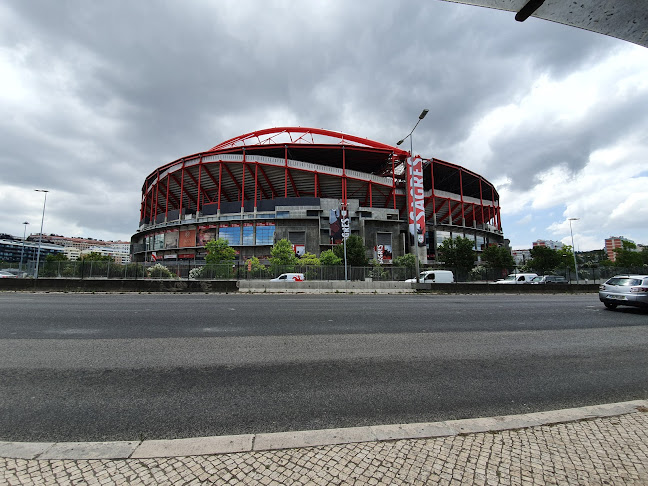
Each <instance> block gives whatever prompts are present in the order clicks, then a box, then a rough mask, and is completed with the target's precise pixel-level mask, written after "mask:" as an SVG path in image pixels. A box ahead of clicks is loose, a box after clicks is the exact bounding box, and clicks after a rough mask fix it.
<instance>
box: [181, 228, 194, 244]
mask: <svg viewBox="0 0 648 486" xmlns="http://www.w3.org/2000/svg"><path fill="white" fill-rule="evenodd" d="M193 246H196V230H195V229H193V230H182V231H181V232H180V238H179V242H178V248H190V247H193Z"/></svg>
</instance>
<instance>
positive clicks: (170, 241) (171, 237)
mask: <svg viewBox="0 0 648 486" xmlns="http://www.w3.org/2000/svg"><path fill="white" fill-rule="evenodd" d="M164 248H178V231H177V230H170V231H167V232H166V233H165V234H164Z"/></svg>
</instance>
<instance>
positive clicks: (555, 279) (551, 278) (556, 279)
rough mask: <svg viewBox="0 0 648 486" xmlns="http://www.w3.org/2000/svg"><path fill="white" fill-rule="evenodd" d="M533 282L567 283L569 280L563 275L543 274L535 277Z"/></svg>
mask: <svg viewBox="0 0 648 486" xmlns="http://www.w3.org/2000/svg"><path fill="white" fill-rule="evenodd" d="M529 283H532V284H567V283H569V281H568V280H567V279H566V278H565V277H563V276H562V275H543V276H541V277H534V278H533V279H532V280H531V282H529Z"/></svg>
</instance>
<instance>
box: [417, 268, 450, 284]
mask: <svg viewBox="0 0 648 486" xmlns="http://www.w3.org/2000/svg"><path fill="white" fill-rule="evenodd" d="M405 281H406V282H416V279H415V278H408V279H407V280H405ZM419 282H421V283H453V282H454V274H453V273H452V272H451V271H450V270H426V271H425V272H421V274H420V275H419Z"/></svg>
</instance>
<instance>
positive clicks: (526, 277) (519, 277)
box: [493, 273, 538, 284]
mask: <svg viewBox="0 0 648 486" xmlns="http://www.w3.org/2000/svg"><path fill="white" fill-rule="evenodd" d="M537 276H538V274H537V273H512V274H511V275H509V276H508V277H506V278H501V279H499V280H498V281H496V282H493V283H496V284H528V283H529V282H530V281H531V280H532V279H534V278H535V277H537Z"/></svg>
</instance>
